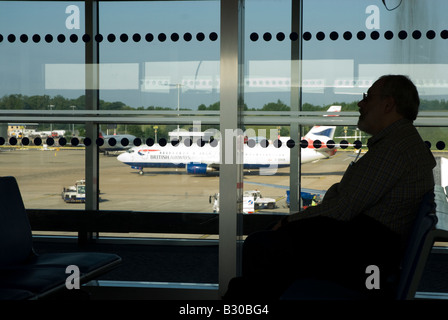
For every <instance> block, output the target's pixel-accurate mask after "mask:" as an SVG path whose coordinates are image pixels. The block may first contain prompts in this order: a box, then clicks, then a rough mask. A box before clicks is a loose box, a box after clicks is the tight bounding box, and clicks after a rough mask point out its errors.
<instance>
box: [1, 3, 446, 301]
mask: <svg viewBox="0 0 448 320" xmlns="http://www.w3.org/2000/svg"><path fill="white" fill-rule="evenodd" d="M447 12H448V3H447V2H446V1H444V0H431V1H418V0H406V1H399V0H382V1H380V0H370V1H368V0H366V1H358V0H331V1H323V0H322V1H320V0H319V1H316V0H264V1H259V0H225V1H216V0H206V1H204V0H200V1H195V0H189V1H163V0H160V1H90V0H85V1H74V2H67V1H1V2H0V53H1V57H2V59H0V176H1V177H6V176H12V177H14V178H15V180H16V181H17V184H18V186H19V189H20V194H21V197H22V199H23V204H24V207H25V209H26V215H27V217H28V219H29V223H30V226H31V232H32V239H33V245H34V249H35V250H36V252H38V253H42V254H46V253H53V254H55V253H60V252H78V251H82V252H101V253H107V254H113V255H116V256H118V257H120V262H119V263H117V264H116V265H114V268H113V269H111V270H107V271H108V272H104V273H99V274H98V275H95V277H93V278H91V279H88V280H89V281H86V282H85V283H83V284H82V286H81V288H80V289H78V290H79V292H81V291H82V292H83V295H78V296H77V297H78V298H79V297H80V296H82V297H83V298H88V299H92V300H123V299H146V300H160V299H163V300H221V297H222V296H223V295H224V293H225V292H226V290H227V287H228V283H229V281H230V280H231V279H232V278H234V277H237V276H238V275H240V273H241V246H242V243H243V241H244V239H245V238H246V237H247V236H248V235H249V234H251V233H252V232H255V231H259V230H265V229H267V228H269V227H270V226H272V225H274V224H275V223H276V222H278V221H279V220H280V219H282V218H283V217H285V216H287V215H290V214H292V213H294V212H297V211H299V210H301V209H303V208H304V207H306V206H309V205H311V204H310V203H311V202H312V200H311V199H314V200H313V205H315V204H316V203H315V202H314V201H315V199H317V198H316V197H313V195H315V194H316V195H317V194H319V195H322V194H324V193H325V191H326V190H327V189H328V188H329V187H330V186H331V185H332V184H334V183H336V182H338V181H339V180H340V179H341V178H342V175H343V174H344V172H345V170H346V168H347V166H348V165H349V164H350V162H351V161H352V160H353V159H354V158H355V157H356V156H357V154H360V155H362V154H363V153H365V152H367V141H368V139H369V138H370V137H369V135H368V134H364V133H362V132H360V131H359V130H358V128H357V122H358V116H359V112H358V105H357V104H358V102H359V101H360V100H362V99H363V94H364V93H366V92H367V90H368V89H369V87H370V86H371V85H372V84H373V83H374V82H375V80H376V79H378V78H379V77H380V76H382V75H385V74H404V75H407V76H409V78H410V79H411V80H412V81H413V82H414V83H415V85H416V87H417V89H418V91H419V95H420V112H419V115H418V118H417V119H416V120H415V122H414V125H415V126H416V127H417V129H418V131H419V133H420V135H421V136H422V138H423V140H424V141H425V142H426V143H427V145H428V147H429V148H430V149H431V151H432V152H433V154H434V156H435V158H436V159H437V160H438V163H439V166H438V167H437V172H436V173H437V174H436V184H437V185H440V186H441V187H442V188H444V187H446V185H448V182H446V177H445V175H444V174H443V172H444V165H445V160H444V159H445V158H446V157H447V156H446V151H447V143H448V129H447V127H448V113H447V111H448V57H447V55H446V52H447V49H448V48H447V46H448V25H447V23H446V21H447V19H446V15H447ZM334 105H337V106H341V110H340V112H337V114H336V113H331V114H328V113H327V112H328V109H329V108H330V107H331V106H334ZM329 115H330V116H329ZM13 124H17V125H20V124H32V129H33V131H36V132H50V133H51V132H64V135H63V134H61V135H58V136H57V137H53V136H52V135H51V134H50V135H45V136H40V135H39V136H36V135H32V134H27V131H26V130H25V129H24V127H20V128H19V127H17V128H14V129H15V130H12V129H13V128H12V127H8V126H10V125H13ZM316 126H321V127H328V128H334V130H333V131H332V132H333V133H332V136H331V139H330V138H329V140H331V141H332V143H333V145H332V148H331V150H330V151H331V152H328V153H326V155H325V156H324V157H322V158H321V159H319V160H316V161H310V162H305V161H302V160H303V156H304V154H305V153H304V152H305V149H315V151H316V152H320V151H319V149H321V148H328V147H329V143H328V141H320V142H323V143H324V145H322V144H319V143H318V144H316V143H315V142H316V141H307V140H306V139H304V137H305V135H306V134H307V133H308V132H309V131H310V130H311V129H312V128H313V127H316ZM111 127H113V128H114V135H116V139H113V140H111V139H110V138H109V140H108V141H107V143H108V144H111V143H113V144H114V145H115V144H119V146H122V148H121V149H120V148H117V149H116V150H115V151H114V152H113V153H108V154H103V153H102V152H101V147H102V146H103V144H104V143H105V141H104V139H102V137H101V135H100V133H101V132H106V131H107V128H111ZM192 128H193V129H192ZM13 131H14V133H16V132H19V131H20V136H19V135H18V134H10V133H12V132H13ZM179 133H181V136H182V137H181V138H182V139H178V140H177V141H173V140H176V139H173V138H178V136H179ZM120 135H132V136H134V137H136V138H135V140H133V141H129V140H128V139H126V138H123V137H120ZM189 137H191V139H188V138H189ZM250 137H261V138H254V139H252V140H251V139H249V138H250ZM215 139H218V140H219V141H220V143H219V144H217V145H216V144H213V141H214V140H215ZM186 140H189V143H188V145H187V144H186ZM249 141H250V142H249ZM201 142H202V144H201ZM180 146H182V147H184V146H187V147H190V148H197V150H198V151H197V154H196V155H199V154H200V153H201V152H202V151H201V150H208V149H207V148H209V147H210V148H213V147H214V148H215V149H214V150H215V151H214V152H216V153H219V154H220V157H219V159H220V162H219V163H214V164H213V165H214V169H215V170H210V171H208V170H207V171H206V174H195V173H194V172H193V173H192V172H187V171H186V170H185V169H184V168H183V166H182V164H184V163H183V162H182V161H183V160H182V161H181V160H179V161H178V163H176V164H177V166H162V165H159V166H157V165H154V166H152V167H148V168H145V170H144V172H143V171H142V172H141V173H142V174H139V172H138V170H135V169H138V168H133V167H132V166H128V165H125V164H124V163H122V162H120V161H119V160H118V159H117V158H118V156H119V154H120V153H125V152H131V150H135V152H136V153H138V152H140V153H142V154H143V153H145V152H147V153H148V154H149V153H150V152H154V151H157V152H160V156H162V155H163V154H164V152H165V155H168V154H176V153H178V154H179V155H180V153H181V151H180V150H181V148H180ZM176 147H178V149H176ZM134 148H137V149H134ZM139 148H140V149H139ZM201 148H203V149H201ZM245 148H254V149H253V150H258V151H257V152H259V156H258V159H260V161H264V160H262V159H265V158H269V155H270V154H275V153H276V152H277V151H278V150H276V149H286V150H287V151H288V159H289V164H288V165H287V166H270V165H269V164H267V165H268V166H270V169H272V170H267V169H266V168H264V169H260V168H254V167H250V168H249V166H245V164H246V163H245V159H244V150H245ZM195 150H196V149H195ZM195 152H196V151H195ZM195 159H198V158H195ZM301 159H302V160H301ZM185 161H186V163H185V164H188V160H185ZM194 161H195V162H197V160H194ZM202 163H203V164H205V165H207V166H209V165H210V163H207V154H206V153H205V152H204V155H203V161H201V164H202ZM265 164H266V163H265ZM138 166H139V165H137V167H138ZM140 166H142V164H140ZM216 169H218V170H216ZM76 181H83V182H85V191H84V192H85V195H84V197H83V199H84V200H83V201H79V202H66V201H64V199H63V197H61V193H62V191H63V190H64V188H67V187H69V186H73V185H75V183H76ZM249 190H258V191H259V192H260V193H261V194H263V196H264V197H266V198H270V199H275V202H276V204H275V206H274V207H272V206H269V208H267V207H262V206H260V207H256V208H258V210H255V212H253V213H250V214H247V213H244V212H243V205H244V204H243V198H244V197H243V194H244V192H245V191H249ZM214 194H219V195H220V197H219V213H218V212H214V211H213V203H211V201H210V199H211V198H212V196H213V195H214ZM305 195H306V196H305ZM318 198H319V199H320V197H318ZM446 242H448V239H447V241H446ZM328 250H331V249H330V248H328ZM446 253H447V251H446V249H445V242H444V241H442V240H441V241H438V242H436V243H435V244H434V247H433V248H432V250H431V252H430V254H429V256H428V258H427V261H428V262H427V263H426V265H425V269H424V272H423V276H422V277H421V279H419V281H418V289H417V290H416V292H415V295H413V296H412V298H417V299H435V298H437V299H446V298H447V297H448V278H447V275H446V268H445V266H448V259H447V258H446ZM316 254H319V255H324V254H325V250H323V251H322V252H319V253H316ZM0 261H2V260H1V259H0ZM425 261H426V258H425ZM73 264H74V265H76V263H73ZM287 267H288V266H285V268H287ZM67 276H68V275H67ZM31 291H32V290H31ZM63 291H64V290H63ZM65 291H67V290H65ZM65 291H64V292H63V293H58V292H53V291H52V292H51V296H52V298H59V299H64V298H67V299H72V298H73V297H74V296H73V295H71V294H69V293H67V292H65ZM31 293H32V294H31V296H27V298H31V299H36V298H37V299H46V298H47V296H46V295H40V294H37V295H36V294H34V293H33V292H31ZM14 297H15V296H8V295H6V296H5V299H9V298H11V299H13V298H14Z"/></svg>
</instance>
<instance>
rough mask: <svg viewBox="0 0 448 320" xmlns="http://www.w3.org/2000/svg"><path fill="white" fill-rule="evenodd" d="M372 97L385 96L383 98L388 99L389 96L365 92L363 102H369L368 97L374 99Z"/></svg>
mask: <svg viewBox="0 0 448 320" xmlns="http://www.w3.org/2000/svg"><path fill="white" fill-rule="evenodd" d="M372 96H383V97H386V96H387V94H381V93H375V94H374V93H367V92H364V93H363V94H362V100H364V101H367V98H368V97H372Z"/></svg>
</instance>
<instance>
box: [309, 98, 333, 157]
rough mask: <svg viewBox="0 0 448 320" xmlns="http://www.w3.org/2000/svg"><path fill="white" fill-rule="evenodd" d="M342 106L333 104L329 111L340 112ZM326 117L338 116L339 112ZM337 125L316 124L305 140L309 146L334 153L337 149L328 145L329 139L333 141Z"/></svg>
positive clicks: (329, 153)
mask: <svg viewBox="0 0 448 320" xmlns="http://www.w3.org/2000/svg"><path fill="white" fill-rule="evenodd" d="M340 111H341V106H331V107H330V108H328V110H327V112H340ZM324 117H338V115H337V114H328V115H324ZM335 131H336V126H314V127H312V128H311V130H310V131H309V132H308V133H307V134H306V135H305V137H304V140H306V141H307V142H308V148H313V149H316V150H317V149H319V150H318V151H320V152H325V153H327V154H328V155H334V154H335V153H336V150H335V149H334V148H329V147H328V146H327V142H328V141H332V140H333V137H334V133H335Z"/></svg>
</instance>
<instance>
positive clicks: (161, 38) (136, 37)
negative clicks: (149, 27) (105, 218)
mask: <svg viewBox="0 0 448 320" xmlns="http://www.w3.org/2000/svg"><path fill="white" fill-rule="evenodd" d="M18 38H19V40H20V41H21V42H22V43H26V42H28V41H29V36H28V35H26V34H22V35H20V36H18ZM118 38H119V39H120V41H121V42H127V41H129V36H128V35H127V34H126V33H123V34H121V35H120V36H118ZM144 38H145V40H146V41H147V42H152V41H153V40H154V35H153V34H152V33H147V34H146V35H144ZM205 38H206V35H205V34H204V33H202V32H199V33H198V34H196V40H198V41H204V40H205ZM208 38H209V39H210V40H211V41H216V40H217V39H218V34H217V33H216V32H212V33H210V34H209V36H208ZM3 39H4V36H3V35H1V34H0V42H2V41H3ZM6 39H7V40H8V42H10V43H14V42H15V41H16V40H17V36H16V35H14V34H9V35H7V36H6ZM31 39H32V41H33V42H35V43H39V42H40V41H41V40H42V37H41V36H40V35H38V34H34V35H33V36H32V37H31ZM56 39H57V41H58V42H60V43H63V42H65V41H66V40H67V37H66V36H65V35H64V34H59V35H57V36H56ZM81 39H82V41H84V42H90V40H91V36H90V35H88V34H84V35H82V36H81ZM106 39H107V41H109V42H115V41H116V40H117V36H116V35H115V34H113V33H110V34H108V35H107V36H106ZM157 39H158V40H159V41H160V42H164V41H166V40H167V35H166V34H165V33H160V34H158V35H157ZM170 39H171V41H174V42H176V41H178V40H179V39H180V35H179V34H178V33H172V34H171V35H170ZM183 39H184V40H185V41H187V42H188V41H191V40H192V39H193V35H192V34H191V33H189V32H187V33H185V34H184V35H183ZM44 40H45V42H47V43H51V42H53V40H54V37H53V35H51V34H47V35H45V36H44ZM69 40H70V41H71V42H72V43H76V42H78V40H79V36H78V35H76V34H72V35H70V36H69ZM103 40H104V36H103V35H101V34H97V35H95V41H97V42H102V41H103ZM132 40H133V41H134V42H140V41H141V40H142V36H141V35H140V34H138V33H135V34H133V35H132Z"/></svg>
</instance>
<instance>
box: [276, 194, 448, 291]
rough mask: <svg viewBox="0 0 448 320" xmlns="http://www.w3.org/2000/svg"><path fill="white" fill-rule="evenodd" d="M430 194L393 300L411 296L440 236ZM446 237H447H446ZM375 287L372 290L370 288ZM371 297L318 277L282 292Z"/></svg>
mask: <svg viewBox="0 0 448 320" xmlns="http://www.w3.org/2000/svg"><path fill="white" fill-rule="evenodd" d="M437 221H438V219H437V215H436V204H435V201H434V193H433V192H429V193H427V194H425V195H424V197H423V200H422V202H421V204H420V208H419V211H418V215H417V217H416V220H415V222H414V226H413V230H412V232H411V235H410V238H409V241H408V245H407V247H406V250H405V253H404V256H403V260H402V264H401V270H400V275H399V276H398V277H396V278H398V279H399V280H396V281H398V284H397V290H396V299H397V300H405V299H413V298H414V296H415V293H416V290H417V287H418V284H419V282H420V279H421V276H422V274H423V271H424V268H425V265H426V261H427V259H428V257H429V254H430V253H431V249H432V246H433V244H434V241H435V240H436V239H440V231H437V230H436V229H435V226H436V224H437ZM447 239H448V238H447ZM372 290H375V289H372ZM371 297H372V296H371V295H369V294H368V293H366V292H360V291H357V290H354V289H351V288H347V287H344V286H343V285H341V284H338V283H335V282H332V281H327V280H322V279H298V280H297V281H295V282H294V283H293V284H292V285H291V286H290V287H289V288H288V289H287V290H286V291H285V292H284V293H283V295H282V297H281V299H282V300H367V299H370V298H371Z"/></svg>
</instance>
